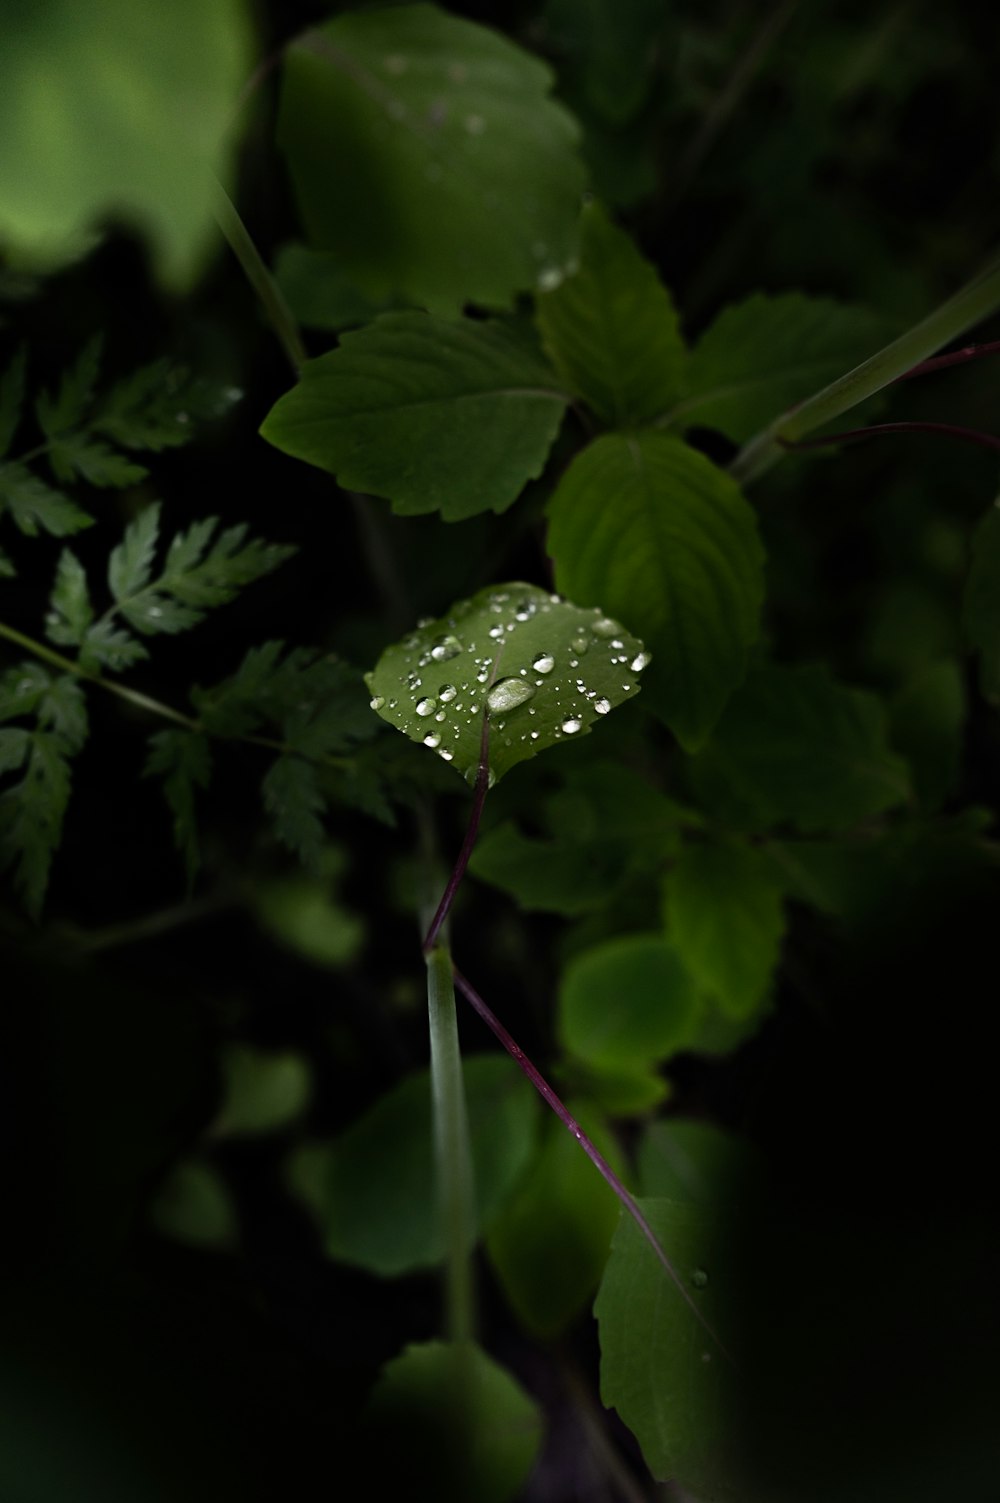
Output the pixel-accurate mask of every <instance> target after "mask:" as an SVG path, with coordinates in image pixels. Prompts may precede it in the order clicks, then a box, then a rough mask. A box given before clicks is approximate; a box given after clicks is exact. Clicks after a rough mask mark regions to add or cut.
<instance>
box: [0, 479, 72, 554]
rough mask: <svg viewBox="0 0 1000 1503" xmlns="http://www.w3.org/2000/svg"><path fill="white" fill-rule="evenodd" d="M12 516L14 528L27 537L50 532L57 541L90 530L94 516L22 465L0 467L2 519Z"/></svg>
mask: <svg viewBox="0 0 1000 1503" xmlns="http://www.w3.org/2000/svg"><path fill="white" fill-rule="evenodd" d="M4 512H8V513H9V514H10V517H11V520H12V521H13V523H14V526H15V527H17V528H18V529H19V530H20V531H21V532H23V533H24V534H25V536H26V537H29V538H33V537H37V536H38V533H39V532H48V533H50V534H51V536H52V537H54V538H64V537H69V535H70V534H71V533H74V532H79V531H80V530H81V528H83V527H89V526H90V525H91V524H92V522H93V520H94V519H93V517H91V516H88V514H87V513H86V512H85V511H83V510H82V509H81V508H80V507H79V506H77V504H76V502H75V501H71V500H70V499H69V497H68V496H64V495H63V493H62V491H57V490H53V489H52V487H51V486H50V485H46V484H45V482H44V480H39V478H38V476H37V475H33V474H32V472H31V471H30V470H29V469H28V468H27V466H26V465H23V464H6V465H0V516H2V514H3V513H4Z"/></svg>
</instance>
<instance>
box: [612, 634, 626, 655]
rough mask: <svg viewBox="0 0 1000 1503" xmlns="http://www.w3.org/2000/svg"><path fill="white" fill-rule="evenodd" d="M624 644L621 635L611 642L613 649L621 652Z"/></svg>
mask: <svg viewBox="0 0 1000 1503" xmlns="http://www.w3.org/2000/svg"><path fill="white" fill-rule="evenodd" d="M624 646H625V643H624V642H623V641H622V639H621V637H615V639H614V641H613V642H612V643H611V651H612V652H621V650H622V648H623V647H624Z"/></svg>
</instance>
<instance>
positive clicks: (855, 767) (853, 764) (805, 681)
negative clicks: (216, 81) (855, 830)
mask: <svg viewBox="0 0 1000 1503" xmlns="http://www.w3.org/2000/svg"><path fill="white" fill-rule="evenodd" d="M691 770H692V775H693V777H694V781H695V784H696V786H697V787H698V789H699V791H700V793H701V796H702V798H703V799H705V800H707V801H708V802H709V803H710V805H711V808H712V809H713V811H715V812H716V813H717V814H718V815H719V816H720V817H721V818H723V819H725V820H727V821H728V822H730V823H732V824H736V825H738V826H739V827H740V828H743V829H751V830H759V829H767V828H769V827H770V826H771V825H777V824H784V823H791V824H793V825H795V826H796V827H797V828H798V829H800V830H802V831H803V832H804V833H806V834H810V833H813V832H818V831H822V830H845V829H849V828H850V827H851V826H852V825H855V824H858V823H860V822H861V821H862V820H864V819H868V818H870V817H871V816H872V815H874V814H880V813H881V812H882V811H883V810H885V809H891V808H893V807H894V806H895V805H896V804H899V803H901V802H902V800H903V799H905V797H906V795H907V793H908V791H909V779H908V775H907V769H906V764H905V763H904V762H902V761H901V759H900V758H899V757H897V756H895V755H894V754H893V753H892V752H891V751H890V750H889V746H888V741H887V727H886V716H885V713H884V711H883V708H882V706H881V704H880V703H879V701H878V699H877V698H876V697H875V695H874V694H869V693H868V692H866V691H865V690H863V689H849V688H847V687H846V686H845V685H843V684H838V683H837V682H836V680H835V679H833V678H832V677H831V675H830V673H829V671H828V670H827V669H826V668H823V667H799V668H777V667H768V668H759V669H757V670H756V671H755V672H754V673H753V674H751V676H750V678H749V679H748V680H747V682H746V684H745V685H744V686H743V688H742V689H740V690H739V691H738V692H737V693H736V694H735V695H734V696H733V699H732V701H731V703H730V705H729V708H728V709H727V710H726V713H725V715H724V716H723V718H722V720H721V722H720V724H719V726H718V728H717V730H716V732H715V735H714V736H713V737H712V740H711V742H710V743H709V745H708V746H707V747H706V748H705V750H704V751H703V752H702V753H701V755H700V756H698V757H697V758H695V759H694V760H693V761H692V764H691Z"/></svg>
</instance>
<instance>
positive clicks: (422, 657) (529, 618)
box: [366, 583, 649, 782]
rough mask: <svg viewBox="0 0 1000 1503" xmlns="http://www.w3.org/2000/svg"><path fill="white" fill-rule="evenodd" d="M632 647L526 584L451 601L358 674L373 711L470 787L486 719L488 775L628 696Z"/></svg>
mask: <svg viewBox="0 0 1000 1503" xmlns="http://www.w3.org/2000/svg"><path fill="white" fill-rule="evenodd" d="M648 661H649V657H648V654H647V653H645V652H644V651H643V648H642V643H641V642H639V641H638V640H637V639H636V638H635V637H632V636H630V635H629V633H628V632H627V631H626V630H625V629H624V627H621V626H619V625H618V623H617V622H615V621H612V620H610V619H609V618H608V617H606V616H605V615H604V614H603V613H602V612H601V611H594V610H581V609H580V607H579V606H576V605H571V604H570V603H569V601H567V600H560V599H559V598H558V596H555V595H549V594H548V593H547V592H546V591H545V590H539V589H537V588H536V587H535V586H533V585H526V584H517V583H514V584H507V585H503V586H494V587H492V588H488V589H485V590H480V591H479V593H478V595H473V597H472V598H471V600H460V601H459V602H458V603H457V604H455V605H453V606H452V608H451V610H450V611H449V612H448V614H447V615H446V616H442V617H440V618H439V619H438V620H436V621H430V622H428V623H427V624H426V625H424V626H421V627H419V628H418V629H417V630H416V631H414V632H411V634H410V635H409V636H407V637H405V638H404V639H403V641H402V642H400V643H397V644H396V645H395V646H393V647H387V648H386V650H385V652H384V653H383V654H382V656H381V657H380V658H379V661H378V663H377V665H376V667H375V668H374V670H373V671H372V672H371V673H369V674H367V675H366V682H367V683H368V686H369V688H370V689H371V692H372V695H373V698H372V708H373V709H375V710H377V711H378V712H379V714H380V715H381V716H382V717H383V719H384V720H388V721H389V722H390V724H391V725H394V726H395V727H396V728H397V730H401V731H402V732H403V733H404V735H407V736H409V737H410V739H411V741H422V742H423V743H424V745H425V746H427V747H429V748H430V749H431V750H433V751H436V752H437V754H438V755H439V756H442V757H444V759H445V760H446V761H447V762H450V763H451V764H452V766H453V767H454V768H455V770H456V772H459V773H461V774H462V776H463V777H465V778H466V779H467V780H468V781H469V782H474V781H475V775H476V770H477V768H478V766H479V757H480V747H481V743H482V725H483V715H484V713H488V714H489V720H490V736H489V765H490V771H491V773H492V775H493V778H494V779H496V778H501V777H503V775H504V773H505V772H508V771H509V770H510V768H512V767H514V766H515V765H516V764H517V763H518V762H523V761H524V760H525V758H527V757H533V756H534V755H535V754H536V753H537V752H540V751H544V750H545V749H546V748H547V747H550V746H555V745H556V744H557V743H558V742H561V741H566V740H571V739H573V738H574V737H579V736H582V735H586V734H587V732H588V731H590V730H591V729H592V727H593V726H594V725H596V724H597V723H598V722H599V721H600V720H602V719H603V718H604V716H605V715H607V714H608V713H609V712H610V711H611V710H612V709H613V708H614V707H615V706H616V705H619V704H621V703H622V702H623V701H624V700H626V699H629V698H631V697H632V695H633V694H636V693H638V690H639V675H640V673H641V672H642V670H643V668H644V667H645V665H646V663H647V662H648Z"/></svg>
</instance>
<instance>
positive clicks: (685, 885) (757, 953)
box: [667, 841, 784, 1020]
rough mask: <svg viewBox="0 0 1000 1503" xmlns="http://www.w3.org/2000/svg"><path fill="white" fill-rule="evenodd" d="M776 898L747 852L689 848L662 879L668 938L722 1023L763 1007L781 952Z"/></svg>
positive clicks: (767, 872) (729, 845)
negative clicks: (717, 1009)
mask: <svg viewBox="0 0 1000 1503" xmlns="http://www.w3.org/2000/svg"><path fill="white" fill-rule="evenodd" d="M783 932H784V914H783V910H782V902H781V890H780V888H779V887H778V885H777V883H776V881H775V879H774V867H773V865H772V864H771V862H770V861H769V860H768V858H767V857H766V856H765V855H763V854H762V853H761V852H759V851H756V850H754V849H753V848H752V847H751V846H747V845H741V844H738V843H737V842H736V841H728V842H726V844H724V845H722V844H720V845H709V844H707V843H705V844H699V845H688V846H686V847H685V849H684V850H683V851H682V852H681V855H680V857H679V858H678V860H677V861H676V862H675V864H674V866H673V869H672V870H671V871H670V873H669V875H668V877H667V936H668V939H669V940H671V941H672V942H673V945H674V946H676V950H677V953H678V955H679V956H680V958H681V961H682V962H683V964H684V966H685V967H686V968H687V971H688V972H689V974H690V975H691V976H692V977H693V978H694V980H695V981H696V982H697V984H698V985H699V986H700V987H701V988H702V989H703V990H704V991H705V992H706V993H707V994H708V995H709V996H710V997H711V998H713V1000H714V1001H716V1002H717V1003H718V1005H719V1007H720V1008H721V1010H722V1011H723V1013H724V1014H725V1015H726V1016H727V1017H731V1018H735V1019H737V1020H741V1019H743V1018H749V1017H751V1016H753V1014H754V1013H755V1012H757V1011H758V1009H759V1008H760V1007H761V1005H762V1004H763V1003H764V1002H765V1001H766V999H767V995H768V992H769V989H770V986H771V981H772V977H773V974H774V970H775V967H776V966H777V963H778V957H779V953H780V949H781V937H782V934H783Z"/></svg>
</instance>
